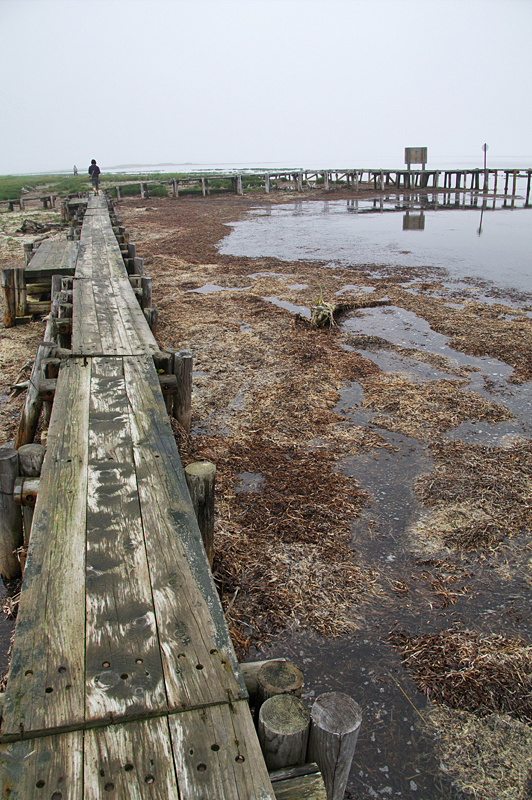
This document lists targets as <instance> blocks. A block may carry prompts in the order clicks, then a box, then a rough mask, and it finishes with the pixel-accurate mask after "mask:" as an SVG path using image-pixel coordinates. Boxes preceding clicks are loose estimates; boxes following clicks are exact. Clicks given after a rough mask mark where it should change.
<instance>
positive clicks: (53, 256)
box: [25, 239, 79, 283]
mask: <svg viewBox="0 0 532 800" xmlns="http://www.w3.org/2000/svg"><path fill="white" fill-rule="evenodd" d="M78 252H79V243H78V242H73V241H65V240H63V239H55V240H54V241H47V242H42V244H41V245H40V246H39V247H38V249H37V250H36V251H35V254H34V256H33V258H32V259H31V261H30V263H29V264H28V265H27V267H26V269H25V273H26V282H27V283H35V282H37V281H40V280H43V279H45V278H51V277H52V275H61V274H62V275H74V272H75V269H76V262H77V258H78Z"/></svg>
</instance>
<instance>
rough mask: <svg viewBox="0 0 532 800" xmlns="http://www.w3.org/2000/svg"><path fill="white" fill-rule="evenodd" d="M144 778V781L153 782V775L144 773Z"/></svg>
mask: <svg viewBox="0 0 532 800" xmlns="http://www.w3.org/2000/svg"><path fill="white" fill-rule="evenodd" d="M144 780H145V782H146V783H155V778H154V777H153V775H146V777H145V778H144Z"/></svg>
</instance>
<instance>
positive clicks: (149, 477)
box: [124, 356, 247, 709]
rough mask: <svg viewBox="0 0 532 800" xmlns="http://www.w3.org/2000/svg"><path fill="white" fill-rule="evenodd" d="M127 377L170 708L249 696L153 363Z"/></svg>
mask: <svg viewBox="0 0 532 800" xmlns="http://www.w3.org/2000/svg"><path fill="white" fill-rule="evenodd" d="M124 372H125V376H126V390H127V392H128V396H129V399H130V403H131V420H130V424H131V431H132V438H133V445H134V454H135V463H136V472H137V482H138V490H139V497H140V502H141V512H142V519H143V525H144V530H145V534H146V537H145V538H146V551H147V554H148V564H149V568H150V576H151V585H152V592H153V599H154V606H155V613H156V617H157V628H158V631H159V638H160V643H161V651H162V660H163V668H164V671H165V682H166V690H167V696H168V705H169V708H170V709H175V708H189V707H191V706H198V705H205V704H208V703H216V702H223V701H226V700H227V697H228V694H229V696H230V697H233V698H237V697H246V696H247V692H246V688H245V683H244V680H243V678H242V675H241V674H240V670H239V668H238V663H237V661H236V657H235V654H234V650H233V647H232V643H231V638H230V636H229V632H228V630H227V625H226V623H225V618H224V615H223V611H222V608H221V605H220V600H219V598H218V594H217V592H216V588H215V586H214V582H213V579H212V576H211V573H210V570H209V565H208V561H207V557H206V555H205V550H204V547H203V543H202V541H201V535H200V532H199V529H198V525H197V522H196V518H195V515H194V510H193V507H192V504H191V501H190V496H189V494H188V489H187V486H186V481H185V477H184V473H183V469H182V466H181V462H180V459H179V453H178V451H177V447H176V445H175V441H174V438H173V434H172V429H171V427H170V423H169V421H168V417H167V415H166V413H165V412H166V408H165V405H164V401H163V398H162V395H161V392H160V389H159V381H158V378H157V374H156V372H155V367H154V365H153V360H152V359H151V357H149V356H143V357H138V358H125V359H124Z"/></svg>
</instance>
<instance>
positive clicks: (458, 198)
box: [346, 189, 530, 214]
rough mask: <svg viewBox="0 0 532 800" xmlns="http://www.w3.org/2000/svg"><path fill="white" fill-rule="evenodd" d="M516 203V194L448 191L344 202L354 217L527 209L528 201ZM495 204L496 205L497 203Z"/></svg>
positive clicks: (388, 195)
mask: <svg viewBox="0 0 532 800" xmlns="http://www.w3.org/2000/svg"><path fill="white" fill-rule="evenodd" d="M516 200H522V197H521V198H519V197H518V196H516V195H500V194H493V193H492V194H489V195H488V194H483V193H477V192H475V191H474V190H473V191H471V192H470V191H469V190H467V191H465V190H464V189H462V190H461V191H460V190H458V189H453V191H452V192H450V191H449V192H445V193H444V194H443V195H442V194H441V192H440V193H439V192H436V191H429V192H423V191H418V192H405V193H403V192H401V193H399V192H397V193H396V192H390V193H388V194H385V193H381V194H378V195H377V196H375V197H372V198H371V199H369V200H368V199H367V198H366V199H358V198H356V197H354V198H352V199H349V200H347V201H346V202H347V210H348V211H351V212H354V213H355V214H375V213H381V214H386V213H396V212H397V211H405V212H407V213H412V212H414V211H436V210H438V209H451V210H457V209H459V210H464V211H466V210H468V209H469V210H479V209H482V210H483V211H486V210H488V211H499V210H502V209H513V208H529V207H530V206H529V203H528V202H526V201H525V202H523V204H522V205H517V203H516ZM497 203H498V204H497Z"/></svg>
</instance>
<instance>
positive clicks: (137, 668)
mask: <svg viewBox="0 0 532 800" xmlns="http://www.w3.org/2000/svg"><path fill="white" fill-rule="evenodd" d="M86 574H87V581H86V614H87V617H86V618H87V634H86V637H87V650H86V700H85V705H86V720H87V721H88V722H89V723H92V722H93V721H94V720H98V719H102V718H105V717H111V718H114V719H119V718H121V717H127V716H141V715H142V716H144V715H146V714H149V713H153V712H159V713H160V712H162V711H165V710H166V694H165V688H164V680H163V671H162V665H161V657H160V653H159V642H158V637H157V626H156V622H155V613H154V608H153V600H152V594H151V587H150V574H149V570H148V563H147V559H146V549H145V545H144V531H143V527H142V516H141V509H140V502H139V496H138V491H137V481H136V475H135V464H134V456H133V443H132V439H131V430H130V425H129V400H128V396H127V393H126V387H125V380H124V373H123V364H122V359H120V358H97V359H93V361H92V372H91V398H90V412H89V451H88V494H87V573H86Z"/></svg>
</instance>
